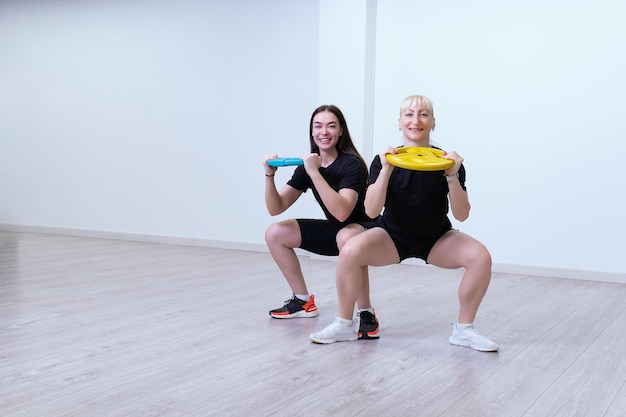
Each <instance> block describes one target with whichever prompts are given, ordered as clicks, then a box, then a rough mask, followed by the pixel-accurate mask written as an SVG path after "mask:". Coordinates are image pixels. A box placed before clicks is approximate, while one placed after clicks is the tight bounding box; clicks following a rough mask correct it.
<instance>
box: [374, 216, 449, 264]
mask: <svg viewBox="0 0 626 417" xmlns="http://www.w3.org/2000/svg"><path fill="white" fill-rule="evenodd" d="M379 227H382V228H383V229H385V230H386V231H387V233H388V234H389V237H390V238H391V240H392V241H393V244H394V245H395V246H396V250H397V251H398V255H399V256H400V262H402V261H403V260H405V259H408V258H419V259H422V260H423V261H424V262H426V263H428V261H427V259H428V254H430V251H431V249H432V248H433V246H435V243H437V241H438V240H439V239H441V236H443V235H445V234H446V233H448V231H449V230H452V228H450V227H446V228H444V229H442V230H441V231H440V232H439V234H437V235H435V236H429V237H422V238H411V239H406V238H401V237H398V236H394V235H392V234H391V233H389V230H387V229H386V228H385V227H383V226H382V225H380V224H379Z"/></svg>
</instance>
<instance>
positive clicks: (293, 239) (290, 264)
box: [265, 219, 309, 294]
mask: <svg viewBox="0 0 626 417" xmlns="http://www.w3.org/2000/svg"><path fill="white" fill-rule="evenodd" d="M265 242H266V243H267V247H268V248H269V250H270V254H271V255H272V258H274V261H275V262H276V264H277V265H278V268H280V271H281V272H282V273H283V276H284V277H285V279H286V280H287V283H288V284H289V287H290V288H291V291H292V292H293V293H294V294H308V293H309V291H308V289H307V287H306V283H305V281H304V275H303V274H302V268H301V267H300V261H299V260H298V256H297V255H296V252H295V251H294V248H298V247H300V244H301V237H300V227H299V226H298V222H297V221H296V220H293V219H291V220H284V221H281V222H278V223H274V224H272V225H270V226H269V227H268V228H267V230H266V231H265Z"/></svg>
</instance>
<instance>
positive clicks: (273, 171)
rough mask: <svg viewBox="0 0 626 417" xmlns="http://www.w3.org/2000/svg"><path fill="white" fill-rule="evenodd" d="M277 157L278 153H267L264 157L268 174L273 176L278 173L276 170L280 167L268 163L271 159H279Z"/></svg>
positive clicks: (264, 167) (264, 165)
mask: <svg viewBox="0 0 626 417" xmlns="http://www.w3.org/2000/svg"><path fill="white" fill-rule="evenodd" d="M277 158H278V155H276V154H275V153H272V154H269V155H265V157H264V158H263V169H264V170H265V175H266V176H268V177H272V176H274V174H276V170H277V169H278V168H276V167H271V166H269V165H267V161H269V160H270V159H277Z"/></svg>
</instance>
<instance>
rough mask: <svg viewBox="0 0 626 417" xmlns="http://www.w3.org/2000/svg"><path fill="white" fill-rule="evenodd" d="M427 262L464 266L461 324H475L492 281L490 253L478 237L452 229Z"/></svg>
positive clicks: (461, 285)
mask: <svg viewBox="0 0 626 417" xmlns="http://www.w3.org/2000/svg"><path fill="white" fill-rule="evenodd" d="M428 263H430V264H433V265H436V266H439V267H441V268H448V269H456V268H464V269H465V273H464V274H463V278H462V279H461V283H460V284H459V290H458V296H459V323H473V322H474V319H475V318H476V313H477V311H478V307H479V306H480V303H481V302H482V299H483V297H484V296H485V293H486V292H487V288H488V287H489V282H490V281H491V255H490V254H489V251H488V250H487V248H486V247H485V246H484V245H483V244H482V243H480V242H479V241H478V240H476V239H474V238H473V237H471V236H468V235H466V234H464V233H461V232H459V231H456V230H450V231H449V232H448V233H446V234H445V235H443V236H442V237H441V238H440V239H439V240H438V241H437V243H436V244H435V246H433V248H432V250H431V251H430V254H429V255H428Z"/></svg>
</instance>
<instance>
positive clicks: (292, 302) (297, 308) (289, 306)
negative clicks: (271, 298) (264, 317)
mask: <svg viewBox="0 0 626 417" xmlns="http://www.w3.org/2000/svg"><path fill="white" fill-rule="evenodd" d="M319 314H320V313H319V311H317V307H316V306H315V296H314V295H313V294H311V299H310V300H309V301H304V300H301V299H299V298H298V297H296V296H295V295H294V296H293V297H291V298H290V299H289V300H287V301H285V305H284V306H282V307H281V308H277V309H276V310H270V316H272V317H274V318H275V319H295V318H298V317H317V316H319Z"/></svg>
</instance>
